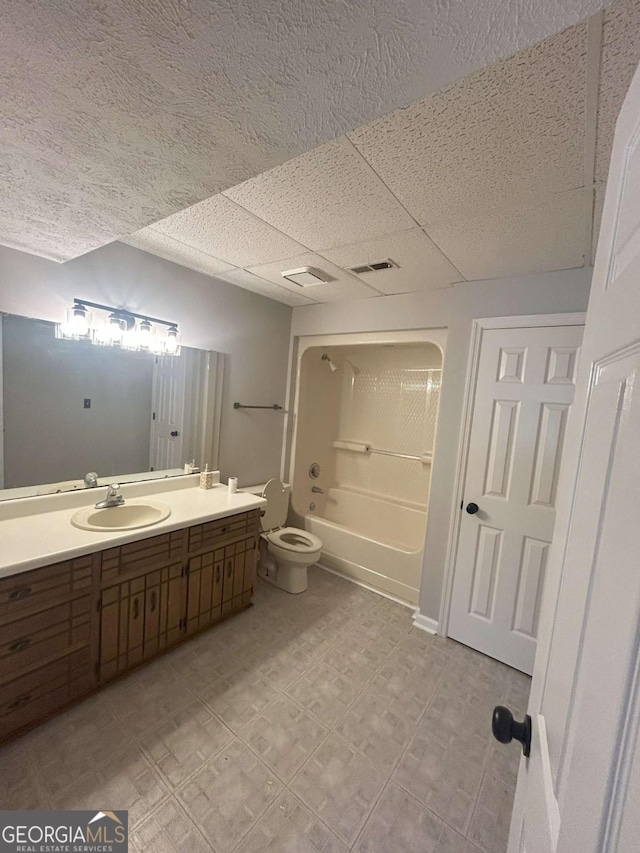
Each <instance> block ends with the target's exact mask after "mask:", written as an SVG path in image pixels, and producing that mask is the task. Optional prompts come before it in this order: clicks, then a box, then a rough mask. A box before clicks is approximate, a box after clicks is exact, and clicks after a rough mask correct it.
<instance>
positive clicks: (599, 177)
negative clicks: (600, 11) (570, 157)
mask: <svg viewBox="0 0 640 853" xmlns="http://www.w3.org/2000/svg"><path fill="white" fill-rule="evenodd" d="M639 59H640V2H638V0H623V2H618V3H614V5H613V6H611V7H610V8H608V9H606V10H605V12H604V22H603V27H602V58H601V62H600V90H599V93H598V124H597V137H596V170H595V179H596V181H606V180H607V177H608V174H609V160H610V158H611V146H612V145H613V133H614V130H615V125H616V120H617V118H618V113H619V111H620V107H621V106H622V102H623V101H624V97H625V95H626V94H627V89H628V88H629V85H630V83H631V78H632V77H633V74H634V72H635V70H636V68H637V67H638V60H639Z"/></svg>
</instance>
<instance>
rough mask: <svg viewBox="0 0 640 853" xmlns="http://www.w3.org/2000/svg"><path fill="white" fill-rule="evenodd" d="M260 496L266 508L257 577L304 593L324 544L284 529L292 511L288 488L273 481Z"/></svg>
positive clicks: (294, 531) (298, 531)
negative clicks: (308, 570) (264, 500)
mask: <svg viewBox="0 0 640 853" xmlns="http://www.w3.org/2000/svg"><path fill="white" fill-rule="evenodd" d="M261 494H262V497H263V498H265V499H266V501H267V505H266V507H265V511H264V515H263V516H262V518H261V525H262V533H261V535H260V536H261V540H262V542H261V547H260V561H259V564H258V574H259V575H260V577H261V578H263V579H264V580H266V581H268V582H269V583H272V584H274V586H277V587H279V588H280V589H283V590H284V591H285V592H291V593H293V594H296V593H299V592H304V591H305V589H306V588H307V567H308V566H311V565H313V564H314V563H317V561H318V560H319V559H320V553H321V551H322V540H321V539H319V538H318V537H317V536H314V534H313V533H307V531H306V530H299V529H298V528H297V527H284V526H283V525H284V523H285V521H286V520H287V512H288V510H289V487H288V486H285V485H284V484H283V483H282V482H281V481H280V480H278V479H276V478H274V479H273V480H269V482H268V483H267V484H266V485H265V487H264V489H263V490H262V493H261Z"/></svg>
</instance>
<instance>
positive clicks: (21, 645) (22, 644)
mask: <svg viewBox="0 0 640 853" xmlns="http://www.w3.org/2000/svg"><path fill="white" fill-rule="evenodd" d="M30 645H31V640H29V639H27V638H25V639H23V640H16V641H15V643H11V645H10V646H9V651H10V652H23V651H24V650H25V649H28V648H29V646H30Z"/></svg>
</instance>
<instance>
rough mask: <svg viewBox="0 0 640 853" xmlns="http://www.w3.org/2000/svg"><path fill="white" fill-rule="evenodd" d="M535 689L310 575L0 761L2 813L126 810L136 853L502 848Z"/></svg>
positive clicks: (318, 573) (367, 598)
mask: <svg viewBox="0 0 640 853" xmlns="http://www.w3.org/2000/svg"><path fill="white" fill-rule="evenodd" d="M528 690H529V679H528V678H527V677H526V676H523V675H521V674H520V673H518V672H515V671H514V670H511V669H509V668H508V667H506V666H503V665H502V664H499V663H497V662H496V661H493V660H491V659H489V658H486V657H484V656H483V655H480V654H478V653H477V652H474V651H471V650H470V649H468V648H466V647H465V646H462V645H459V644H458V643H455V642H453V641H451V640H443V639H442V638H440V637H432V636H430V635H428V634H425V633H423V632H420V631H416V629H414V628H413V627H412V624H411V611H409V610H408V609H406V608H403V607H401V606H400V605H397V604H395V603H393V602H391V601H388V600H387V599H385V598H382V597H380V596H377V595H375V594H373V593H371V592H367V591H366V590H363V589H361V588H359V587H357V586H355V585H353V584H350V583H348V582H346V581H344V580H342V579H340V578H337V577H336V576H335V575H332V574H329V573H328V572H324V571H322V570H320V569H317V568H313V569H311V571H310V583H309V590H308V591H307V592H306V593H304V594H303V595H300V596H296V597H294V596H290V595H287V594H286V593H283V592H280V591H279V590H277V589H275V588H274V587H271V586H268V585H267V584H264V583H262V582H259V586H258V589H257V592H256V602H255V607H253V608H251V609H250V610H248V611H246V612H245V613H243V614H241V615H240V616H237V617H234V618H232V619H230V620H229V621H227V622H225V623H223V624H221V625H219V626H218V627H216V628H214V629H213V630H211V631H209V632H207V633H205V634H202V635H200V636H199V637H197V638H195V639H194V640H192V641H191V642H189V643H187V644H185V645H183V646H181V647H180V648H177V649H175V650H174V651H173V652H171V653H170V654H168V655H165V656H164V657H162V658H160V659H159V660H157V661H156V662H154V663H152V664H151V665H149V666H147V667H145V668H143V669H140V670H139V671H138V672H135V673H133V674H132V675H130V676H129V677H128V678H126V679H124V680H122V681H120V682H118V683H115V684H113V685H111V686H109V687H108V688H106V689H105V690H103V691H101V692H100V693H99V694H97V695H96V696H94V697H91V698H90V699H88V700H86V701H85V702H83V703H81V704H80V705H78V706H76V707H75V708H73V709H71V710H70V711H67V712H65V713H64V714H62V715H61V716H59V717H57V718H56V719H54V720H52V721H50V722H49V723H47V724H45V725H44V726H42V727H40V728H39V729H37V730H36V731H34V732H32V733H31V734H29V735H27V736H25V737H24V738H22V739H20V740H18V741H16V742H15V743H13V744H10V745H9V746H7V747H5V748H4V749H0V808H5V809H13V808H26V809H32V808H56V809H57V808H87V809H89V808H101V809H104V808H108V809H128V810H129V825H130V829H131V839H132V843H131V845H130V849H131V851H132V853H142V851H144V853H201V852H202V853H205V851H209V852H210V851H215V853H230V852H231V851H237V853H263V851H271V852H272V853H344V851H347V850H355V851H359V853H418V851H419V853H502V852H503V851H504V850H505V849H506V841H507V833H508V827H509V818H510V813H511V804H512V798H513V790H514V785H515V779H516V772H517V767H518V750H517V749H516V745H515V744H512V745H509V746H501V745H499V744H497V743H496V742H495V741H493V740H492V738H491V735H490V725H489V722H490V714H491V710H492V708H493V706H494V705H495V704H497V703H499V702H502V703H504V704H507V705H509V706H510V707H511V708H512V709H513V710H514V711H518V712H519V713H520V714H521V715H522V714H523V713H524V711H525V706H526V698H527V694H528Z"/></svg>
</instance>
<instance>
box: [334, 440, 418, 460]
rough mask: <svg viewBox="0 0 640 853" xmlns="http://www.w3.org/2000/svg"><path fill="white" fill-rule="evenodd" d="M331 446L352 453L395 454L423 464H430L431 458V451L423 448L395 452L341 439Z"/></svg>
mask: <svg viewBox="0 0 640 853" xmlns="http://www.w3.org/2000/svg"><path fill="white" fill-rule="evenodd" d="M333 447H334V448H335V449H336V450H351V451H353V452H354V453H377V454H378V455H379V456H395V457H396V458H397V459H413V460H415V461H416V462H422V463H423V464H424V465H430V464H431V462H432V460H433V453H431V451H429V450H425V452H424V453H421V454H419V455H417V456H416V455H415V454H413V453H397V452H396V451H395V450H379V449H378V448H375V447H371V445H370V444H365V443H364V442H359V441H343V440H338V441H334V442H333Z"/></svg>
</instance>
